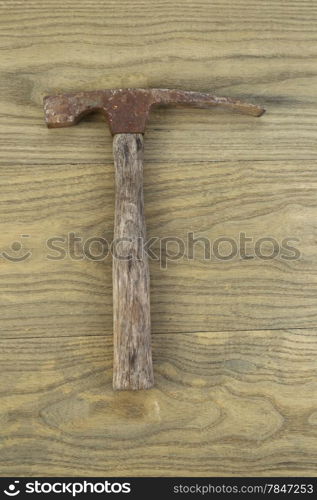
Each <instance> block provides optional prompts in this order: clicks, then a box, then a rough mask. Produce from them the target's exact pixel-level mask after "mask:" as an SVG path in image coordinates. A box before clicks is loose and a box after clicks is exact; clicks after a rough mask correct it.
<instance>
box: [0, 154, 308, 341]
mask: <svg viewBox="0 0 317 500" xmlns="http://www.w3.org/2000/svg"><path fill="white" fill-rule="evenodd" d="M316 172H317V171H316V168H315V163H314V162H304V163H300V164H297V163H292V162H287V161H285V162H280V163H278V162H256V163H254V164H253V163H252V162H237V163H233V162H220V163H217V162H215V163H208V162H205V163H197V164H194V165H192V164H182V163H178V162H177V163H171V164H170V165H167V164H164V163H163V164H158V163H153V164H152V163H148V164H147V165H146V168H145V211H146V219H147V230H148V237H149V238H158V240H157V241H156V242H155V244H154V245H153V247H152V250H153V251H154V253H155V255H156V256H157V257H158V258H159V260H153V259H151V260H150V273H151V307H152V330H153V332H154V333H164V332H191V331H192V332H195V331H210V330H214V331H220V330H228V329H229V330H231V329H237V328H238V329H259V328H287V327H290V326H292V327H316V326H317V294H316V286H317V268H316V259H315V238H316V228H315V211H316V204H317V173H316ZM1 175H2V188H1V192H0V207H1V252H2V258H1V259H0V274H1V285H0V288H1V303H0V313H1V330H2V332H1V335H4V336H11V337H17V336H20V337H24V336H31V337H33V336H34V335H42V336H51V335H53V336H56V335H69V334H70V333H71V334H72V335H76V334H78V335H104V334H109V335H112V277H111V272H112V262H111V254H110V253H109V254H108V255H107V256H106V255H105V254H104V255H102V254H101V252H102V249H101V248H100V246H98V245H97V244H96V245H95V246H94V245H92V246H91V247H90V250H91V252H92V253H93V254H94V255H101V257H100V258H101V260H100V261H98V260H97V261H96V260H95V261H94V260H91V258H89V254H88V253H87V245H88V243H89V240H90V239H91V238H95V237H97V238H101V237H103V238H105V239H106V240H107V242H108V243H109V246H110V244H111V242H112V239H113V216H114V174H113V166H112V165H110V164H109V165H107V166H106V167H104V166H103V165H55V166H54V165H51V166H47V165H46V166H45V165H41V166H34V167H33V168H30V167H29V166H28V165H16V166H7V167H6V168H5V169H3V170H2V172H1ZM190 232H192V233H193V235H194V237H195V238H199V237H203V238H207V239H208V240H209V242H210V245H211V254H210V256H208V255H207V258H206V255H205V248H206V246H205V243H204V241H203V240H201V241H198V243H196V244H195V245H194V247H193V255H192V256H191V255H190V242H189V236H188V234H189V233H190ZM71 233H73V234H74V235H75V236H76V237H78V238H81V242H78V243H76V246H75V252H74V253H73V252H72V251H71V248H72V244H71ZM241 233H244V234H245V236H246V237H247V238H252V240H253V241H251V242H248V243H247V244H246V252H247V253H249V254H250V255H251V256H252V255H253V257H254V258H253V259H245V258H240V257H241V251H242V249H243V242H242V241H240V238H241V237H240V234H241ZM21 235H29V236H28V237H21ZM52 237H57V238H64V241H63V242H60V241H59V242H57V243H55V245H58V246H59V248H61V249H62V250H63V251H65V255H63V256H62V257H63V258H61V259H59V260H50V259H49V258H48V257H56V256H57V257H58V256H60V255H61V254H60V252H58V251H56V250H54V251H53V250H51V249H49V248H48V247H47V243H46V242H47V240H49V239H50V238H52ZM175 237H177V238H180V239H181V240H183V241H184V245H185V249H184V257H182V258H180V259H179V260H176V261H175V260H169V258H168V259H167V257H166V253H167V252H168V253H170V254H171V259H174V257H175V255H176V254H175V252H176V250H177V248H176V246H175V244H174V243H173V242H170V243H167V244H166V241H165V243H164V238H175ZM223 237H224V238H231V239H232V240H233V241H234V243H235V244H236V245H237V249H238V251H239V253H238V255H237V256H235V257H233V258H232V259H231V260H221V259H219V256H218V258H217V254H215V252H214V251H213V246H214V249H217V245H216V243H217V239H218V238H223ZM263 237H265V238H267V237H270V238H272V237H273V238H274V239H275V240H276V242H277V243H278V245H279V248H280V249H282V247H283V240H284V239H285V238H296V239H297V241H296V242H294V243H292V242H291V244H292V245H293V246H295V247H296V248H297V249H298V251H299V252H300V258H299V259H298V260H286V259H284V258H283V255H284V256H291V255H292V253H290V252H283V250H281V252H280V254H274V255H273V258H271V259H269V260H263V259H261V258H259V257H257V256H256V254H255V245H256V242H257V241H259V239H260V238H263ZM18 242H20V243H21V244H22V245H23V247H22V250H21V251H16V250H12V244H13V245H14V243H15V244H16V243H18ZM84 244H85V245H86V247H85V248H86V254H85V251H84V248H83V246H84ZM166 245H167V246H166ZM14 248H15V247H14ZM108 248H109V247H108ZM218 248H219V252H220V254H221V255H226V254H230V253H231V251H232V246H231V244H229V243H228V244H226V243H224V244H222V245H220V244H219V247H218ZM272 249H273V247H272V245H271V244H270V243H269V242H268V243H267V244H264V245H263V246H262V247H261V251H262V254H263V255H270V254H272ZM28 251H30V252H32V255H31V256H30V257H29V258H27V259H26V260H24V261H21V262H12V260H8V258H4V257H3V252H6V253H7V255H8V256H9V257H11V258H13V259H15V258H16V257H19V256H20V257H23V255H26V252H28ZM282 254H283V255H282ZM181 255H182V253H181V254H180V257H181ZM221 255H220V256H221ZM103 257H104V258H103ZM191 257H193V258H191Z"/></svg>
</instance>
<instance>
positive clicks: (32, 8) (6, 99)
mask: <svg viewBox="0 0 317 500" xmlns="http://www.w3.org/2000/svg"><path fill="white" fill-rule="evenodd" d="M0 14H1V15H0V30H1V37H0V70H1V71H0V75H1V76H0V90H1V91H0V109H1V114H0V132H1V134H0V162H1V163H2V164H7V162H11V163H14V164H17V163H29V164H34V163H39V164H41V163H50V164H51V163H70V162H82V163H87V162H88V163H89V162H90V163H92V162H109V161H111V158H112V152H111V138H110V134H109V131H108V130H107V127H106V126H102V125H101V119H100V118H97V119H95V118H90V119H88V121H87V120H86V121H85V122H84V123H82V124H81V125H79V126H77V127H74V128H70V129H66V130H65V129H64V130H59V131H48V130H46V128H45V125H44V122H43V112H42V98H43V96H44V95H45V94H47V93H56V92H60V91H69V90H75V89H94V88H105V87H106V88H107V87H122V86H124V87H125V86H141V87H144V86H145V87H148V86H159V87H176V88H188V89H192V90H201V91H212V92H215V93H218V94H228V95H230V96H232V97H241V98H245V99H249V100H251V101H254V102H256V103H259V104H261V105H264V106H265V107H267V108H268V113H267V115H264V116H263V117H262V118H261V119H260V120H255V119H253V118H250V117H242V116H239V115H232V114H231V113H222V112H218V111H210V110H209V111H206V110H200V111H199V110H173V109H170V110H160V111H156V112H155V113H153V115H152V117H151V122H150V124H149V129H148V133H147V140H146V155H147V159H148V160H150V161H157V160H158V159H159V161H166V162H169V161H170V160H171V159H177V160H178V161H188V162H193V161H197V160H198V159H200V160H210V159H214V160H223V159H226V160H232V159H252V160H253V161H254V160H256V159H261V160H268V159H270V160H273V159H279V160H282V159H286V158H293V159H303V158H304V159H313V158H316V143H317V142H316V131H317V129H316V94H317V92H316V90H317V80H316V72H315V71H314V69H313V68H315V67H316V54H317V43H316V30H315V26H316V17H317V16H316V14H317V12H316V5H315V3H314V2H313V1H305V2H300V3H299V2H295V1H294V0H287V1H284V2H283V4H281V3H280V2H275V1H269V2H266V4H265V6H263V5H260V4H259V3H258V2H256V1H255V0H253V1H252V0H241V1H239V2H237V1H232V0H227V1H225V2H220V1H217V2H210V1H208V0H200V2H199V3H198V4H197V2H186V5H184V2H181V1H179V0H178V1H177V2H173V5H170V3H169V2H166V1H159V2H157V1H154V0H150V1H144V0H143V1H138V2H133V3H130V4H129V5H127V2H124V1H111V2H107V8H106V9H105V4H104V2H99V1H93V2H89V3H88V4H87V2H85V1H84V0H81V1H80V2H78V1H77V0H76V1H74V0H67V1H66V2H64V1H61V0H59V1H57V2H54V4H52V3H50V2H47V3H46V4H45V5H43V3H41V2H38V1H34V2H28V3H27V4H24V3H23V2H20V1H12V2H10V3H8V2H3V3H2V4H1V6H0Z"/></svg>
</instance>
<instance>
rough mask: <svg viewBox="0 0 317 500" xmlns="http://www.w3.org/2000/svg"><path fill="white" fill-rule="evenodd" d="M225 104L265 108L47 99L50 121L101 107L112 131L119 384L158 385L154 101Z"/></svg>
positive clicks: (175, 96) (86, 95) (138, 92)
mask: <svg viewBox="0 0 317 500" xmlns="http://www.w3.org/2000/svg"><path fill="white" fill-rule="evenodd" d="M169 105H176V106H179V105H181V106H184V105H187V106H193V107H196V108H211V107H214V106H223V107H227V108H229V109H232V110H237V111H239V112H240V113H243V114H247V115H251V116H261V115H262V114H263V113H264V111H265V110H264V109H263V108H261V107H259V106H255V105H254V104H249V103H246V102H243V101H240V100H238V99H231V98H229V97H216V96H213V95H211V94H205V93H200V92H189V91H182V90H169V89H113V90H96V91H91V92H76V93H71V94H60V95H56V96H50V97H45V98H44V111H45V120H46V123H47V126H48V127H50V128H57V127H69V126H71V125H75V124H76V123H78V122H79V120H80V119H81V118H82V117H83V116H85V115H88V114H90V113H93V112H96V111H99V112H101V113H102V114H103V115H104V116H105V117H106V119H107V121H108V122H109V126H110V130H111V133H112V134H113V136H114V138H113V153H114V163H115V183H116V202H115V224H114V241H115V242H119V243H120V244H119V246H120V249H119V248H117V249H116V250H115V252H114V256H113V329H114V365H113V388H114V389H133V390H135V389H148V388H150V387H152V386H153V383H154V379H153V367H152V354H151V338H150V328H151V319H150V297H149V266H148V261H147V256H146V254H145V252H143V248H142V243H141V242H143V241H145V236H146V231H145V220H144V208H143V134H144V131H145V126H146V122H147V119H148V116H149V113H150V110H151V108H152V107H154V106H169Z"/></svg>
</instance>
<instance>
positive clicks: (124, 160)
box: [113, 134, 154, 390]
mask: <svg viewBox="0 0 317 500" xmlns="http://www.w3.org/2000/svg"><path fill="white" fill-rule="evenodd" d="M113 154H114V163H115V184H116V202H115V225H114V243H113V322H114V325H113V331H114V366H113V388H114V389H116V390H120V389H126V390H127V389H131V390H136V389H148V388H150V387H152V386H153V383H154V380H153V367H152V353H151V317H150V293H149V285H150V278H149V265H148V259H147V255H146V254H145V253H144V251H143V243H144V241H145V235H146V229H145V219H144V203H143V135H142V134H116V135H115V136H114V138H113Z"/></svg>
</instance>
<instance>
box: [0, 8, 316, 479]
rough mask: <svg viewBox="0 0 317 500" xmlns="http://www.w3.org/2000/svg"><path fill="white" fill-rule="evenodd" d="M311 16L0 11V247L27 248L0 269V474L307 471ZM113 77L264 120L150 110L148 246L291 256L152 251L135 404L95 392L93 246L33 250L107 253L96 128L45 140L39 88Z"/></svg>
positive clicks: (102, 370) (311, 378)
mask: <svg viewBox="0 0 317 500" xmlns="http://www.w3.org/2000/svg"><path fill="white" fill-rule="evenodd" d="M316 18H317V11H316V4H315V2H313V1H298V0H287V1H284V2H276V1H268V2H265V3H263V2H256V1H255V0H241V1H239V2H237V1H234V0H225V1H224V2H223V1H221V2H220V1H217V2H209V1H207V0H201V1H200V2H198V3H197V2H180V1H176V2H173V3H171V2H166V1H165V0H164V1H155V2H154V1H152V0H150V1H142V0H138V1H133V2H123V1H120V0H116V1H109V2H106V4H105V2H101V1H97V0H93V1H92V2H89V3H87V2H86V1H85V0H76V2H75V1H73V0H71V1H69V0H63V1H60V0H56V1H54V2H40V1H39V0H33V1H32V0H31V1H30V2H27V3H26V2H22V1H18V0H13V1H6V2H0V35H1V36H0V164H1V167H0V175H1V190H0V216H1V217H0V229H1V233H0V234H1V251H2V252H3V251H6V252H7V253H8V254H9V256H11V257H14V258H15V257H16V256H17V255H18V254H19V252H18V251H17V250H14V249H13V250H12V249H11V248H10V247H11V245H12V243H13V242H18V241H21V242H22V243H23V250H22V252H23V251H26V250H31V251H32V257H31V258H30V259H27V260H25V261H23V262H20V263H19V262H11V261H9V260H7V259H4V258H3V257H2V258H1V259H0V273H1V282H0V289H1V297H0V314H1V327H0V328H1V342H2V349H1V351H0V357H1V362H2V369H1V374H0V376H1V387H2V399H1V400H0V411H1V412H2V419H1V426H0V432H1V438H2V441H1V443H0V446H1V454H0V460H1V467H0V474H2V475H4V474H11V475H13V476H17V475H22V474H26V475H28V474H33V475H37V474H53V475H54V474H57V475H67V474H72V475H77V474H95V475H104V474H106V473H107V474H109V473H110V472H109V471H111V472H112V473H113V474H116V473H117V474H125V475H131V474H139V475H149V474H156V473H159V474H161V475H164V474H171V475H178V474H179V475H186V474H192V475H220V474H223V475H225V474H228V475H230V474H237V475H248V474H254V475H256V474H260V475H261V474H262V475H279V474H286V475H287V474H289V475H292V474H297V475H303V474H307V475H309V474H312V475H316V474H317V457H316V451H315V450H316V442H315V441H316V439H315V438H316V432H315V430H314V429H315V424H316V411H317V402H316V387H315V378H316V373H315V366H316V365H315V357H316V356H315V354H314V353H315V351H314V349H315V342H316V337H317V336H316V327H317V298H316V297H317V294H316V290H317V258H316V240H317V234H316V210H317V174H316V152H317V146H316V145H317V141H316V136H317V133H316V131H317V128H316V127H317V125H316V123H317V121H316V109H317V107H316V99H317V98H316V96H317V77H316V70H315V68H316V55H317V43H316V40H317V34H316ZM118 86H119V87H122V86H130V87H135V86H139V87H143V86H153V87H176V88H184V89H192V90H201V91H211V92H214V93H215V94H219V95H229V96H232V97H240V98H243V99H246V100H248V101H250V102H255V103H259V104H261V105H263V106H264V107H266V108H267V110H268V111H267V114H266V115H264V116H263V117H262V118H261V119H259V120H255V119H254V118H251V117H245V116H241V115H238V114H237V115H234V114H232V113H226V112H224V111H221V110H212V111H207V110H190V109H184V110H182V109H168V110H165V109H164V110H163V109H161V110H157V111H155V112H154V113H153V114H152V116H151V119H150V123H149V128H148V131H147V134H146V136H145V138H146V140H145V171H144V190H145V192H144V196H145V215H146V220H147V229H148V236H149V237H160V238H164V237H168V236H173V237H175V236H177V237H179V238H185V237H186V235H187V233H188V232H190V231H191V232H194V233H195V236H204V237H208V238H209V239H211V240H212V241H213V240H214V239H216V238H219V237H223V236H225V237H230V238H234V239H237V238H238V235H239V233H240V232H244V233H246V235H247V236H249V237H253V238H254V239H258V238H260V237H263V236H272V237H274V238H276V239H277V240H278V241H282V240H283V239H284V238H286V237H295V238H297V239H298V240H299V242H298V243H297V247H298V249H299V250H300V252H301V258H300V259H299V260H296V261H286V260H283V259H281V258H274V259H272V260H259V259H253V260H245V259H239V258H235V259H233V260H231V261H223V260H217V259H215V258H212V259H210V260H204V258H203V247H202V245H201V243H200V244H198V245H197V248H196V250H197V252H196V255H195V258H194V259H193V260H191V259H189V260H186V258H184V259H181V260H180V261H178V262H175V261H170V262H168V263H167V267H166V269H162V267H164V262H165V260H166V253H164V252H163V254H161V262H160V261H155V260H152V261H150V274H151V312H152V331H153V333H154V335H153V337H154V350H153V352H154V358H155V366H154V368H155V375H156V379H157V387H156V388H155V389H154V390H153V391H152V390H151V391H145V392H144V393H143V392H142V393H139V394H136V393H133V394H127V393H117V394H116V393H113V392H111V389H110V388H111V375H112V369H111V364H112V350H111V349H112V340H111V338H112V328H113V323H112V287H111V282H112V278H111V269H112V267H111V256H110V255H108V257H107V258H106V259H104V260H100V261H99V260H91V259H87V258H83V259H81V258H80V257H81V256H82V255H83V253H82V248H81V247H82V243H81V242H77V244H76V255H77V257H76V256H73V258H69V255H68V254H66V255H65V257H64V258H63V259H60V260H49V259H47V254H48V253H50V254H51V255H54V256H57V255H58V252H56V251H55V252H53V251H52V250H51V251H49V252H48V251H47V248H46V244H45V242H46V240H47V239H48V238H51V237H53V236H57V237H66V236H67V235H68V234H69V233H71V232H73V233H75V234H76V235H78V236H81V237H82V238H83V240H84V241H87V240H89V238H92V237H106V238H107V239H109V241H111V239H112V237H113V220H114V168H113V159H112V138H111V136H110V133H109V130H108V128H107V126H106V125H105V124H104V123H103V122H102V119H101V118H100V117H97V116H96V117H89V118H87V119H86V120H83V121H82V122H81V123H80V124H79V125H78V126H77V127H73V128H69V129H64V130H54V131H52V130H47V129H46V128H45V125H44V122H43V112H42V107H41V103H42V97H43V96H44V95H45V94H48V93H55V92H56V91H71V90H76V89H92V88H106V87H108V88H109V87H118ZM25 234H29V235H30V236H29V237H25V238H21V236H20V235H25ZM60 246H61V247H63V248H65V247H66V246H67V245H66V243H65V244H61V243H60ZM154 247H155V246H154ZM251 247H252V245H251ZM15 248H17V246H15ZM155 248H157V246H156V247H155ZM170 250H171V252H172V253H173V251H174V250H173V247H172V246H171V248H170ZM92 251H93V253H98V252H99V251H100V249H99V248H98V246H97V247H92ZM78 256H79V257H78ZM281 329H285V330H281ZM290 329H293V330H290ZM229 330H230V332H228V331H229ZM239 330H248V331H245V332H241V331H239ZM185 332H188V333H187V334H185ZM197 332H202V333H197ZM163 334H164V335H163ZM202 346H203V347H202ZM114 415H115V418H114V417H113V416H114ZM87 450H88V452H87Z"/></svg>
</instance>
